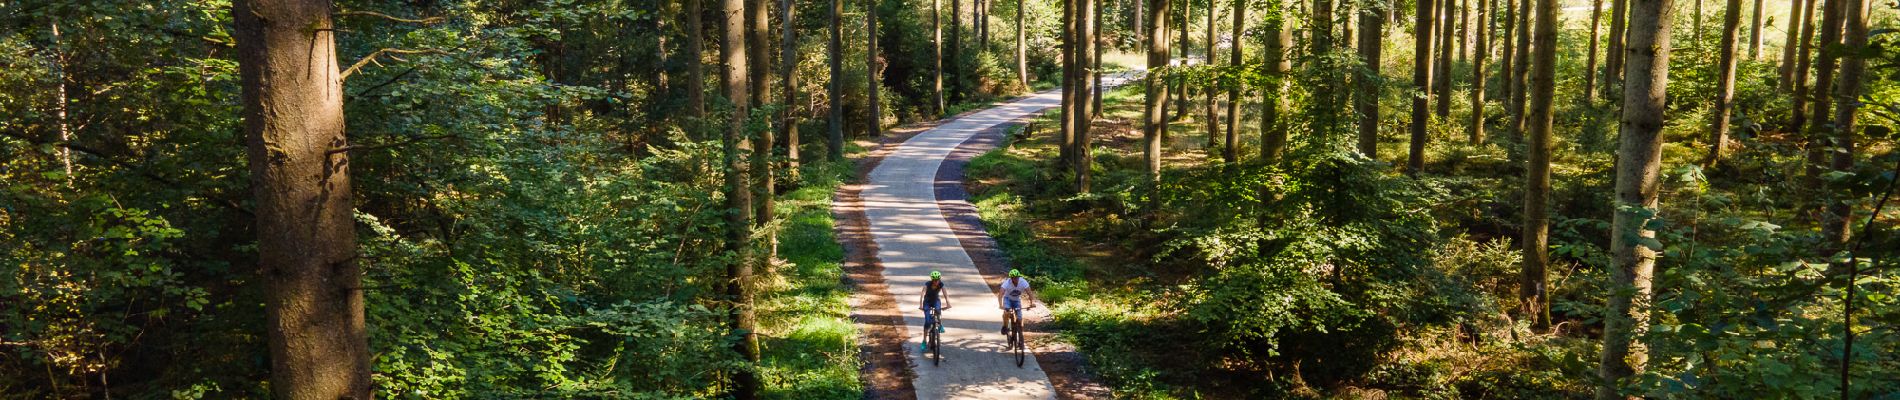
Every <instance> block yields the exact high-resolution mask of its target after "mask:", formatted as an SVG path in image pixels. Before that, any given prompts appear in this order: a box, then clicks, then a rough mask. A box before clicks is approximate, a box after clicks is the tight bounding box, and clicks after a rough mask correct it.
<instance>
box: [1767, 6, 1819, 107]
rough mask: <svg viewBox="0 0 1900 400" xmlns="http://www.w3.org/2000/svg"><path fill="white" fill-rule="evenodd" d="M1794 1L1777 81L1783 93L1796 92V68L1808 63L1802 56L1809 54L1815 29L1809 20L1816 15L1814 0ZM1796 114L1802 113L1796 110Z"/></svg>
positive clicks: (1789, 14)
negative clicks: (1808, 50)
mask: <svg viewBox="0 0 1900 400" xmlns="http://www.w3.org/2000/svg"><path fill="white" fill-rule="evenodd" d="M1793 1H1794V4H1792V5H1790V6H1789V7H1788V24H1787V25H1788V34H1787V35H1786V37H1787V39H1785V40H1784V42H1785V43H1782V44H1781V65H1780V66H1779V67H1780V69H1779V70H1778V71H1777V72H1778V73H1780V75H1779V76H1780V78H1781V79H1780V80H1779V81H1777V82H1776V83H1775V89H1778V90H1781V91H1782V92H1783V93H1793V92H1794V86H1795V85H1794V82H1795V81H1796V79H1795V69H1796V66H1797V64H1803V63H1806V61H1803V60H1802V58H1803V57H1806V56H1807V45H1808V42H1809V41H1810V39H1809V35H1811V34H1812V32H1813V30H1814V26H1813V25H1814V24H1813V22H1812V21H1809V19H1812V18H1813V17H1814V16H1813V15H1812V14H1814V0H1793ZM1797 49H1799V50H1800V51H1801V52H1800V53H1799V55H1797V53H1795V51H1796V50H1797ZM1795 100H1796V101H1800V96H1795ZM1795 114H1800V113H1799V112H1796V113H1795Z"/></svg>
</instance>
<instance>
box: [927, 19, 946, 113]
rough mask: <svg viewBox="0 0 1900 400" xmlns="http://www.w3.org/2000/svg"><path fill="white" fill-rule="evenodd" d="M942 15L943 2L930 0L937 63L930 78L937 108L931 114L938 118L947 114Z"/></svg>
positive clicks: (933, 42) (934, 60)
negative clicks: (944, 91) (944, 100)
mask: <svg viewBox="0 0 1900 400" xmlns="http://www.w3.org/2000/svg"><path fill="white" fill-rule="evenodd" d="M942 14H943V1H942V0H930V47H931V51H932V53H931V61H933V62H935V65H934V66H932V67H931V69H930V78H931V82H932V83H931V86H930V94H931V96H932V97H934V98H935V105H934V107H935V108H932V109H931V114H936V116H938V117H942V116H943V115H944V112H945V108H944V106H945V105H944V104H943V15H942Z"/></svg>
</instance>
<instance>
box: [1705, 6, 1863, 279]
mask: <svg viewBox="0 0 1900 400" xmlns="http://www.w3.org/2000/svg"><path fill="white" fill-rule="evenodd" d="M1730 1H1734V0H1730ZM1843 3H1846V4H1842V5H1841V6H1842V7H1841V8H1843V9H1844V10H1843V11H1844V13H1845V14H1846V15H1843V16H1842V22H1843V23H1844V24H1845V25H1846V27H1845V30H1846V32H1845V33H1846V34H1845V36H1844V37H1843V38H1842V43H1841V44H1842V46H1843V47H1844V48H1847V49H1853V50H1859V49H1864V48H1866V47H1867V20H1868V16H1867V14H1868V10H1867V4H1866V3H1868V1H1867V0H1859V1H1843ZM1850 54H1863V53H1859V52H1853V53H1850ZM1866 69H1867V59H1866V58H1865V57H1861V56H1858V55H1851V56H1848V57H1847V59H1846V60H1843V61H1842V62H1841V75H1840V78H1839V79H1840V83H1838V84H1836V85H1835V87H1834V101H1836V102H1839V103H1840V108H1839V109H1836V110H1835V111H1834V126H1833V127H1832V128H1833V135H1832V137H1833V143H1832V145H1831V146H1829V149H1828V150H1829V151H1828V153H1829V154H1832V155H1833V156H1832V157H1831V158H1830V159H1829V165H1828V166H1829V167H1830V169H1832V170H1833V171H1834V172H1840V173H1846V172H1848V171H1850V170H1852V169H1853V168H1854V154H1855V153H1856V150H1857V149H1856V148H1855V144H1854V134H1855V132H1854V131H1855V130H1857V129H1858V128H1859V126H1858V123H1859V121H1858V120H1857V118H1856V112H1858V111H1860V101H1859V100H1860V93H1861V85H1862V83H1861V75H1863V74H1864V73H1865V72H1866ZM1830 186H1838V185H1830ZM1842 189H1843V188H1840V187H1830V188H1828V191H1827V195H1826V196H1823V197H1822V198H1825V199H1827V212H1826V213H1823V214H1821V237H1822V238H1824V239H1826V240H1827V244H1828V246H1825V247H1831V248H1832V250H1833V251H1835V252H1838V251H1841V250H1846V249H1847V247H1846V246H1847V240H1848V239H1849V238H1850V237H1852V236H1853V227H1852V226H1849V224H1850V223H1851V222H1852V220H1853V219H1852V218H1849V217H1850V216H1852V214H1853V207H1852V205H1851V204H1850V203H1849V202H1848V201H1847V195H1846V194H1845V193H1842V192H1843V190H1842ZM1838 267H1839V266H1838V265H1837V268H1835V269H1834V270H1831V272H1839V270H1838V269H1839V268H1838Z"/></svg>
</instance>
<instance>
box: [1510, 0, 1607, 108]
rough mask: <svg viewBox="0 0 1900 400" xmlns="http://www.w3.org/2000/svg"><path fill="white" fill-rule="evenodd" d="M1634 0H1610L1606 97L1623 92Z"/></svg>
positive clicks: (1604, 61) (1603, 87) (1605, 63)
mask: <svg viewBox="0 0 1900 400" xmlns="http://www.w3.org/2000/svg"><path fill="white" fill-rule="evenodd" d="M1505 1H1510V0H1505ZM1630 1H1632V0H1610V45H1609V47H1607V48H1605V49H1604V50H1605V51H1604V54H1603V86H1602V90H1603V92H1604V94H1605V95H1606V97H1612V98H1615V97H1617V96H1620V95H1621V93H1619V92H1617V91H1618V90H1621V89H1618V88H1621V87H1622V84H1623V83H1622V79H1623V75H1624V74H1623V67H1624V64H1625V63H1624V62H1623V58H1624V57H1625V56H1628V54H1625V53H1626V51H1624V49H1623V47H1624V46H1623V44H1624V40H1625V39H1628V38H1629V34H1628V33H1627V32H1626V31H1628V30H1629V29H1627V28H1628V27H1629V16H1630V15H1629V14H1630V13H1629V2H1630Z"/></svg>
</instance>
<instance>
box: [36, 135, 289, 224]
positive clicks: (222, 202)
mask: <svg viewBox="0 0 1900 400" xmlns="http://www.w3.org/2000/svg"><path fill="white" fill-rule="evenodd" d="M0 136H6V137H11V138H15V139H20V140H22V141H26V142H27V143H31V144H35V145H48V144H50V145H54V146H59V147H65V148H67V149H71V150H73V151H77V152H80V153H84V154H87V155H91V156H93V157H94V158H98V159H100V160H102V161H105V162H106V163H107V164H112V165H116V166H118V167H120V168H125V169H127V170H130V171H132V172H135V173H137V174H138V175H139V176H143V177H145V178H146V179H151V180H153V181H157V182H158V183H162V184H165V185H168V186H175V187H176V186H183V185H180V184H179V183H178V181H175V180H172V179H170V178H166V177H164V176H160V175H158V174H156V173H153V172H152V171H150V170H147V169H146V168H144V167H143V166H140V165H137V164H133V163H129V162H125V161H120V160H118V159H115V158H112V156H111V155H109V154H106V152H104V151H101V150H99V149H94V148H91V147H87V146H82V145H78V144H74V143H72V141H58V140H50V141H49V140H37V139H34V138H33V137H31V136H27V135H26V134H23V133H19V132H7V131H0ZM204 198H206V199H209V200H211V202H212V203H213V204H217V205H219V206H223V207H224V208H229V209H231V210H233V211H237V212H240V213H244V215H250V216H255V215H256V214H255V213H253V212H251V210H250V209H248V208H244V206H243V205H242V204H238V202H236V201H233V200H231V199H226V198H222V197H218V196H212V195H209V194H204Z"/></svg>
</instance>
